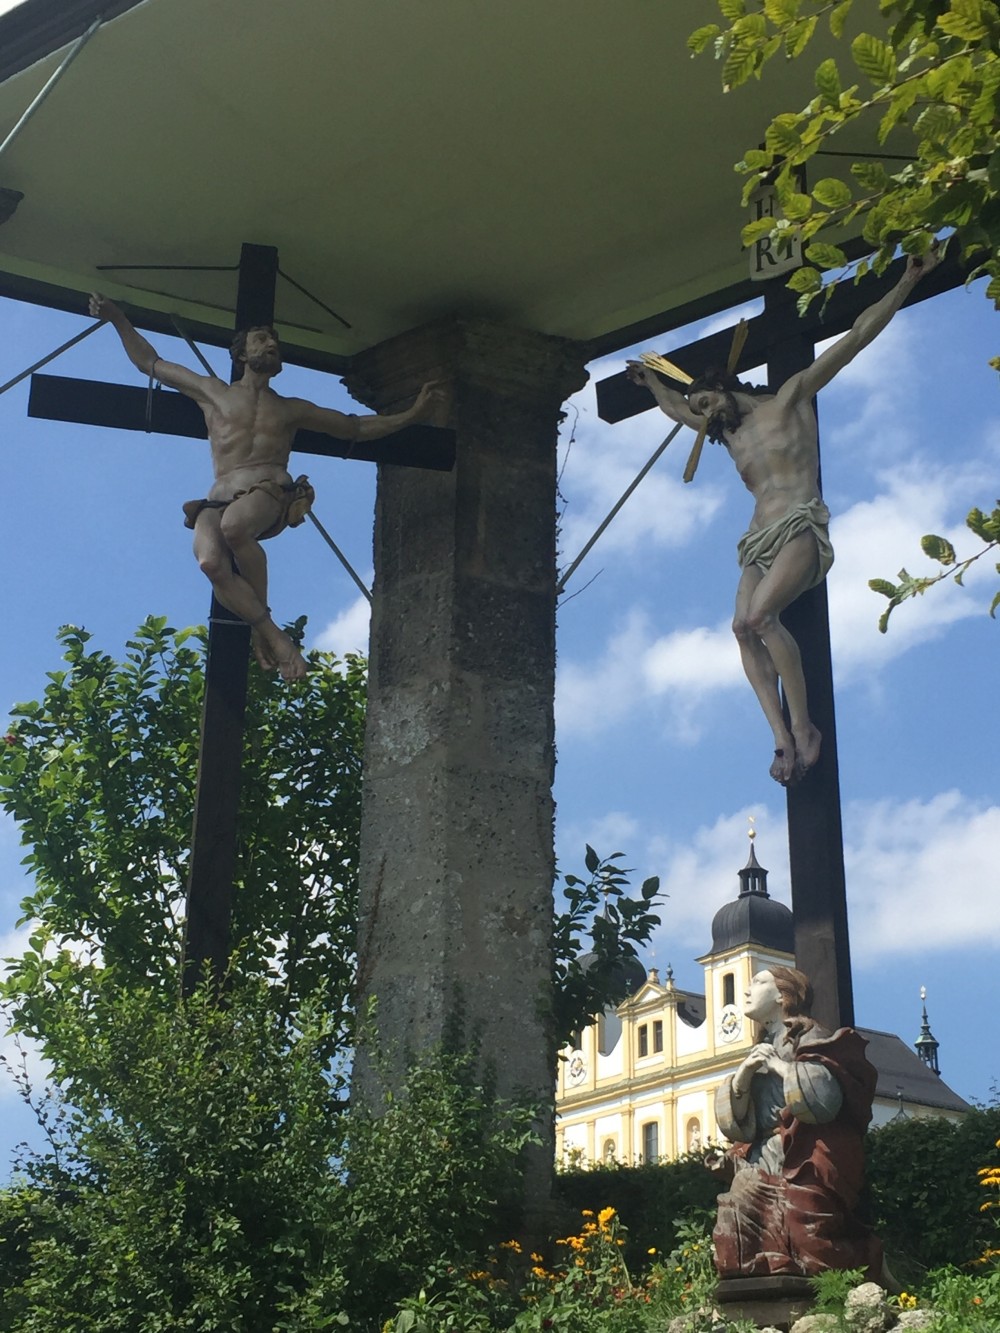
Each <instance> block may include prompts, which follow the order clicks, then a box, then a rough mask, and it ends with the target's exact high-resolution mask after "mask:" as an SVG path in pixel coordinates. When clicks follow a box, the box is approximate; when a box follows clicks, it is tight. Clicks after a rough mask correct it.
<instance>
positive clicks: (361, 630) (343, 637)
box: [313, 597, 371, 657]
mask: <svg viewBox="0 0 1000 1333" xmlns="http://www.w3.org/2000/svg"><path fill="white" fill-rule="evenodd" d="M370 621H371V607H370V606H369V604H368V601H367V599H366V598H364V597H358V598H357V599H356V601H354V602H352V603H351V605H350V606H349V607H347V609H346V610H344V611H341V613H340V615H339V616H337V617H336V618H335V619H334V620H331V621H330V623H329V624H328V625H327V626H326V628H325V629H322V630H320V632H319V634H318V635H317V636H316V639H315V642H314V644H313V647H315V648H319V649H321V650H322V651H323V652H327V653H336V654H337V656H338V657H343V656H344V654H345V653H360V654H361V655H362V656H363V657H367V656H368V631H369V625H370Z"/></svg>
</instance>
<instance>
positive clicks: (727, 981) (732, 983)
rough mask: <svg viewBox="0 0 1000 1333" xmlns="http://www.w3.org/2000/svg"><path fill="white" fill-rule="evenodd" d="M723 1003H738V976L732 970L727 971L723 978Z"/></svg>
mask: <svg viewBox="0 0 1000 1333" xmlns="http://www.w3.org/2000/svg"><path fill="white" fill-rule="evenodd" d="M722 1003H723V1004H735V1003H736V977H735V976H734V975H733V973H732V972H726V973H725V974H724V976H723V978H722Z"/></svg>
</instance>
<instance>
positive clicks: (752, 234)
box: [740, 217, 774, 246]
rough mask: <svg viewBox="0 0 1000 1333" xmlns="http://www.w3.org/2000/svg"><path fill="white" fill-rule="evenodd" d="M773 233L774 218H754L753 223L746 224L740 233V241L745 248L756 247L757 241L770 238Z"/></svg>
mask: <svg viewBox="0 0 1000 1333" xmlns="http://www.w3.org/2000/svg"><path fill="white" fill-rule="evenodd" d="M772 231H774V218H769V217H764V218H754V220H753V222H748V223H747V225H746V226H745V227H744V228H743V230H742V232H741V233H740V239H741V240H742V242H743V244H744V245H746V246H750V245H756V243H757V242H758V241H761V240H763V239H764V237H765V236H770V234H771V232H772Z"/></svg>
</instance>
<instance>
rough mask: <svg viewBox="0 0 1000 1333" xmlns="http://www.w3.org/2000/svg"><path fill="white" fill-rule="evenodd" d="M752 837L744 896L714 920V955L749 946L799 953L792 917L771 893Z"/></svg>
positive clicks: (742, 876)
mask: <svg viewBox="0 0 1000 1333" xmlns="http://www.w3.org/2000/svg"><path fill="white" fill-rule="evenodd" d="M753 837H754V834H753V831H751V833H750V859H749V860H748V861H747V863H746V865H745V866H744V867H743V869H742V870H741V871H740V872H739V875H740V894H739V897H738V898H737V899H736V901H735V902H730V903H726V904H725V906H723V907H720V908H719V910H718V911H717V912H716V914H715V916H714V917H713V918H712V949H711V952H712V953H713V954H717V953H725V952H726V950H727V949H738V948H741V947H742V946H744V945H747V944H756V945H759V946H760V948H762V949H768V950H771V951H774V952H777V953H789V954H794V952H795V936H794V929H793V920H792V913H791V911H790V909H789V908H787V907H786V906H785V904H784V903H779V902H775V900H774V899H773V898H772V897H771V896H770V895H769V894H768V891H767V871H766V870H765V869H764V867H763V866H762V865H761V864H760V862H759V861H758V860H757V854H756V852H755V851H754V846H753Z"/></svg>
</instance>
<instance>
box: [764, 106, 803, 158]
mask: <svg viewBox="0 0 1000 1333" xmlns="http://www.w3.org/2000/svg"><path fill="white" fill-rule="evenodd" d="M797 120H798V117H797V116H790V115H785V116H775V118H774V120H772V121H771V123H770V125H768V127H767V131H766V133H765V135H764V142H765V144H766V145H767V149H768V152H770V153H773V154H774V155H775V156H776V157H788V156H790V154H792V153H794V152H795V151H796V149H798V148H800V147H801V146H802V138H801V136H800V134H799V131H798V129H797V128H796V123H797Z"/></svg>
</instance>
